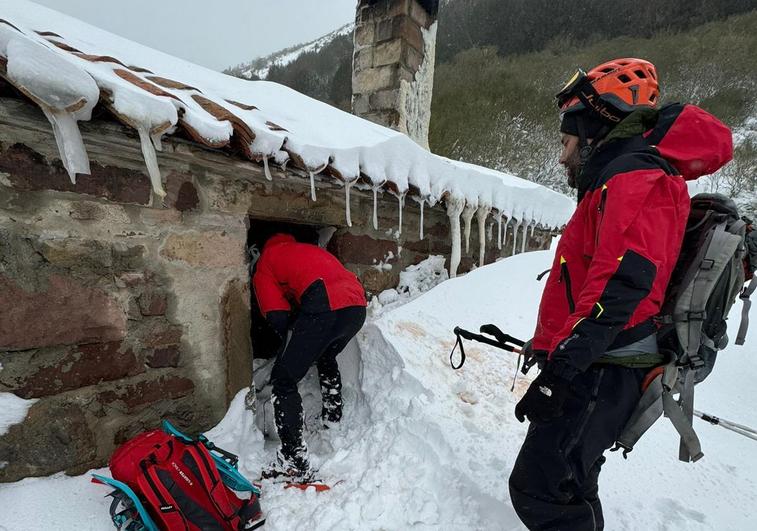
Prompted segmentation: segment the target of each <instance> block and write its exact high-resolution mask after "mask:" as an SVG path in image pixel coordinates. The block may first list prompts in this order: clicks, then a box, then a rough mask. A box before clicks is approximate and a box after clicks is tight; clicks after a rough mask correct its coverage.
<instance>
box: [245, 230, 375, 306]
mask: <svg viewBox="0 0 757 531" xmlns="http://www.w3.org/2000/svg"><path fill="white" fill-rule="evenodd" d="M252 284H253V287H254V289H255V297H256V298H257V301H258V305H259V306H260V311H261V313H262V314H263V316H264V317H268V316H269V314H270V313H271V312H275V311H289V310H291V309H292V305H295V306H296V307H298V308H299V309H301V310H303V311H309V312H321V311H329V310H339V309H341V308H347V307H349V306H366V300H365V291H364V290H363V286H362V284H360V281H359V280H358V278H357V277H356V276H355V274H354V273H351V272H350V271H348V270H347V269H345V267H344V266H343V265H342V264H341V263H340V262H339V260H337V259H336V257H335V256H334V255H332V254H331V253H329V252H328V251H325V250H324V249H321V248H320V247H318V246H316V245H310V244H307V243H298V242H297V241H296V240H295V239H294V237H292V236H290V235H288V234H276V235H274V236H272V237H271V238H270V239H269V240H268V241H267V242H266V244H265V245H264V246H263V251H262V253H261V255H260V259H259V260H258V263H257V264H256V268H255V274H254V275H253V278H252Z"/></svg>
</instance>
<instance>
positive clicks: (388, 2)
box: [352, 0, 439, 149]
mask: <svg viewBox="0 0 757 531" xmlns="http://www.w3.org/2000/svg"><path fill="white" fill-rule="evenodd" d="M438 9H439V0H360V1H359V3H358V7H357V16H356V19H355V52H354V54H353V57H352V112H353V113H354V114H356V115H358V116H361V117H362V118H365V119H367V120H370V121H372V122H375V123H378V124H381V125H385V126H387V127H391V128H392V129H396V130H397V131H401V132H403V133H406V134H407V135H408V136H409V137H410V138H412V139H413V140H415V142H417V143H418V144H420V145H421V146H422V147H424V148H425V149H428V127H429V120H430V118H431V95H432V91H433V85H434V59H435V56H436V15H437V12H438Z"/></svg>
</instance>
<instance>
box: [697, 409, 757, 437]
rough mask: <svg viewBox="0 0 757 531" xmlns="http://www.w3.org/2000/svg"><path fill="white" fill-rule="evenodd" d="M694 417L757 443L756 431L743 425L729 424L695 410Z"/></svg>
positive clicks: (728, 421) (726, 421)
mask: <svg viewBox="0 0 757 531" xmlns="http://www.w3.org/2000/svg"><path fill="white" fill-rule="evenodd" d="M694 415H696V416H697V417H699V418H700V419H702V420H704V421H706V422H709V423H710V424H712V425H713V426H722V427H724V428H725V429H727V430H731V431H733V432H735V433H738V434H739V435H743V436H744V437H749V438H750V439H753V440H755V441H757V430H754V429H752V428H750V427H749V426H744V425H743V424H738V423H736V422H731V421H730V420H725V419H721V418H719V417H716V416H715V415H708V414H707V413H702V412H701V411H697V410H696V409H695V410H694Z"/></svg>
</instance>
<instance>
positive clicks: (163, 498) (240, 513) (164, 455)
mask: <svg viewBox="0 0 757 531" xmlns="http://www.w3.org/2000/svg"><path fill="white" fill-rule="evenodd" d="M171 428H172V429H173V427H171ZM209 448H210V449H209ZM210 450H213V451H215V452H216V455H214V454H213V453H211V451H210ZM218 452H220V453H221V454H223V456H219V455H218ZM226 456H232V454H229V453H227V452H224V451H223V450H219V449H218V448H217V447H215V445H213V443H210V442H209V441H208V440H207V439H206V438H205V437H204V436H200V437H199V438H198V439H196V440H195V439H191V438H189V437H186V436H184V435H183V434H181V433H180V432H178V431H177V430H175V429H174V433H173V434H171V433H166V432H165V431H163V430H151V431H148V432H144V433H142V434H140V435H137V436H136V437H134V438H133V439H131V440H129V441H127V442H125V443H124V444H123V445H121V446H120V447H118V449H116V451H115V452H114V453H113V456H112V457H111V459H110V463H109V465H110V471H111V474H112V475H113V480H110V478H104V477H101V476H96V479H97V480H98V481H99V482H103V483H108V484H110V485H112V486H115V487H116V488H117V489H118V490H117V491H116V492H114V493H113V494H114V502H113V505H112V506H111V517H112V518H113V521H114V523H115V524H116V527H117V528H118V529H121V530H125V531H132V530H135V531H137V530H139V531H141V530H144V531H153V530H156V531H159V530H169V531H175V530H182V531H237V530H246V529H256V528H258V527H260V526H262V525H263V523H264V522H265V520H264V519H263V518H262V512H261V509H260V502H259V499H258V495H259V491H258V490H257V489H256V488H255V487H252V486H250V489H252V490H251V497H250V499H241V498H239V497H238V496H237V495H236V493H235V492H234V491H233V490H231V489H230V488H229V487H228V486H227V485H226V483H224V481H227V480H228V477H223V476H222V474H221V473H220V472H219V470H218V466H217V465H219V464H220V465H221V466H222V468H224V470H225V475H228V472H229V470H230V469H231V468H233V472H236V461H235V460H234V462H233V463H228V462H227V464H228V465H229V467H224V466H223V463H219V460H221V459H224V458H225V457H226ZM232 457H235V456H232ZM236 475H237V477H239V478H241V481H242V482H244V483H246V484H247V485H250V484H249V483H248V482H246V480H244V479H243V478H242V477H241V475H238V472H236ZM114 480H115V481H114ZM232 484H234V483H233V482H232ZM235 488H239V489H241V488H242V487H240V486H238V484H236V485H235ZM245 490H248V489H245ZM118 502H122V503H123V502H126V503H125V506H126V510H123V511H120V512H116V511H115V510H114V509H115V508H116V506H117V505H118ZM140 502H141V504H140Z"/></svg>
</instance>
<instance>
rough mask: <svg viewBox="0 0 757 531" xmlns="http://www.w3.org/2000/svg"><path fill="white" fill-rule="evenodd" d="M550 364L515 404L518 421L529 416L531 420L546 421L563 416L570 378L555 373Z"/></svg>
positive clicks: (536, 421)
mask: <svg viewBox="0 0 757 531" xmlns="http://www.w3.org/2000/svg"><path fill="white" fill-rule="evenodd" d="M550 365H551V364H547V366H546V367H545V368H544V370H543V371H541V372H540V373H539V376H537V377H536V379H535V380H534V381H533V382H531V386H530V387H529V388H528V391H526V394H525V395H524V396H523V398H521V400H520V402H518V405H516V406H515V417H516V418H517V419H518V421H520V422H523V421H525V420H526V417H528V420H529V421H530V422H535V423H544V422H549V421H550V420H554V419H556V418H558V417H560V416H562V414H563V410H562V408H563V404H564V403H565V399H566V398H567V397H568V391H569V388H570V380H568V379H567V378H565V377H563V376H561V375H558V374H555V371H554V370H553V369H552V368H551V367H550Z"/></svg>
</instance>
